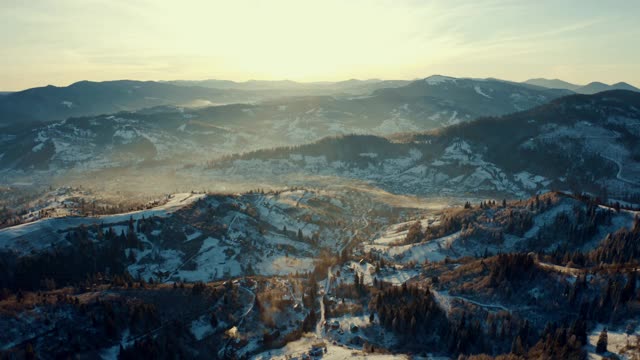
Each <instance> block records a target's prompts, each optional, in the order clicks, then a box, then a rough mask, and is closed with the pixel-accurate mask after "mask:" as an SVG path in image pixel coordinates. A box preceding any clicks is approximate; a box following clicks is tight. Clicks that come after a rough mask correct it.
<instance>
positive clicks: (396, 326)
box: [369, 284, 536, 355]
mask: <svg viewBox="0 0 640 360" xmlns="http://www.w3.org/2000/svg"><path fill="white" fill-rule="evenodd" d="M369 308H370V310H371V311H372V312H375V313H376V314H377V316H378V319H379V321H380V325H381V326H383V327H385V328H386V329H388V330H390V331H393V332H394V333H395V334H397V335H399V336H400V337H401V338H402V339H404V340H405V341H404V343H405V345H406V346H408V348H407V350H412V351H427V350H428V351H433V350H434V349H438V350H440V351H443V352H445V353H448V354H454V355H458V354H473V353H483V352H486V353H495V352H496V351H497V352H508V351H509V349H510V346H511V345H512V342H514V341H516V339H517V338H519V339H520V340H518V343H519V344H521V346H523V347H524V348H528V347H529V345H530V344H531V343H532V341H535V338H536V337H535V332H534V331H533V329H531V326H530V324H529V323H528V321H526V320H525V321H522V320H519V319H517V318H514V317H512V316H511V314H509V313H506V312H503V313H487V314H486V315H484V316H485V317H483V315H482V314H483V313H469V312H466V311H461V312H456V313H450V314H446V313H445V312H444V310H443V309H442V307H441V306H440V305H439V304H438V302H437V301H436V298H435V297H434V295H433V293H432V292H431V291H430V290H425V289H420V288H417V287H413V286H407V285H406V284H405V285H403V286H401V287H395V286H388V287H386V288H384V289H383V290H381V291H379V292H378V293H377V294H376V295H375V296H374V297H373V298H372V299H371V301H370V303H369ZM374 318H375V317H374V316H371V317H370V320H372V321H373V320H374Z"/></svg>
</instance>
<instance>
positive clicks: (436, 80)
mask: <svg viewBox="0 0 640 360" xmlns="http://www.w3.org/2000/svg"><path fill="white" fill-rule="evenodd" d="M424 81H425V82H426V83H427V84H429V85H439V84H442V83H444V82H448V81H453V82H455V81H456V78H453V77H450V76H443V75H431V76H429V77H428V78H425V79H424Z"/></svg>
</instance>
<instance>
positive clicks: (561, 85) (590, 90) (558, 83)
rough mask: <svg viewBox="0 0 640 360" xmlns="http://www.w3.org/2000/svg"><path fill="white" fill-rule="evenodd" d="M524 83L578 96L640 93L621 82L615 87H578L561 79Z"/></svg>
mask: <svg viewBox="0 0 640 360" xmlns="http://www.w3.org/2000/svg"><path fill="white" fill-rule="evenodd" d="M524 83H525V84H530V85H536V86H541V87H545V88H549V89H566V90H571V91H573V92H575V93H578V94H596V93H599V92H603V91H609V90H629V91H637V92H640V89H638V88H636V87H635V86H632V85H629V84H627V83H626V82H619V83H615V84H613V85H607V84H605V83H601V82H597V81H594V82H591V83H589V84H587V85H576V84H571V83H568V82H566V81H562V80H559V79H544V78H539V79H529V80H527V81H525V82H524Z"/></svg>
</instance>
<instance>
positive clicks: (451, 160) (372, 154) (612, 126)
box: [210, 91, 640, 200]
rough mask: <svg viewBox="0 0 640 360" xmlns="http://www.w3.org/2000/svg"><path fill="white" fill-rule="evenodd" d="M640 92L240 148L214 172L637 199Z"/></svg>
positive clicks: (415, 189)
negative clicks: (393, 132) (446, 123)
mask: <svg viewBox="0 0 640 360" xmlns="http://www.w3.org/2000/svg"><path fill="white" fill-rule="evenodd" d="M639 109H640V93H635V92H630V91H610V92H604V93H599V94H595V95H589V96H587V95H574V96H568V97H564V98H561V99H557V100H555V101H553V102H551V103H550V104H547V105H543V106H540V107H537V108H534V109H531V110H528V111H523V112H519V113H515V114H512V115H507V116H503V117H489V118H482V119H479V120H477V121H473V122H469V123H463V124H458V125H454V126H450V127H445V128H443V129H440V130H436V131H431V132H426V133H411V134H405V135H399V136H395V137H393V138H392V139H387V138H382V137H375V136H358V135H353V136H344V137H339V138H328V139H323V140H321V141H319V142H316V143H313V144H309V145H304V146H299V147H290V148H276V149H272V150H261V151H256V152H251V153H245V154H242V155H235V156H231V157H228V158H225V159H223V160H220V161H217V162H214V163H212V165H211V170H210V173H211V175H214V176H215V175H224V176H257V175H258V174H260V176H265V177H271V178H276V179H280V180H281V181H286V178H288V174H292V173H298V174H305V175H329V176H339V177H347V178H356V179H362V180H367V181H372V182H374V183H376V184H378V185H381V186H383V187H385V188H387V189H391V190H393V191H399V192H405V193H416V194H418V193H420V194H436V193H449V194H456V193H458V192H460V191H462V192H473V193H483V192H484V193H502V194H512V195H520V196H522V195H524V194H527V193H533V192H539V191H541V190H544V189H552V188H557V189H574V190H577V191H591V192H595V193H599V194H600V193H607V192H608V193H609V194H615V196H617V197H619V198H620V197H623V198H624V197H626V198H634V199H636V200H637V191H638V189H639V186H640V183H639V182H638V181H637V180H636V179H637V178H638V173H639V172H640V148H638V146H637V144H638V141H639V137H640V132H639V129H640V110H639Z"/></svg>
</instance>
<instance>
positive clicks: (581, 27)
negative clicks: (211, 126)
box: [0, 0, 640, 90]
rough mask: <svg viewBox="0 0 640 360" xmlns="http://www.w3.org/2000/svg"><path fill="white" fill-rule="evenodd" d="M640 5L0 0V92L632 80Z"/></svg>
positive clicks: (639, 55) (637, 62) (639, 75)
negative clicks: (210, 84) (448, 79)
mask: <svg viewBox="0 0 640 360" xmlns="http://www.w3.org/2000/svg"><path fill="white" fill-rule="evenodd" d="M639 13H640V2H637V1H622V0H621V1H615V2H613V3H605V2H602V1H563V2H556V1H541V2H536V4H533V3H531V2H528V1H478V2H470V1H469V2H463V1H334V0H326V1H183V2H175V1H159V0H158V1H145V0H136V1H126V2H125V1H102V0H90V1H72V0H60V1H49V0H43V1H13V0H2V1H0V33H2V34H3V35H2V36H0V47H1V48H2V54H3V56H1V57H0V66H1V67H2V71H0V90H20V89H25V88H28V87H34V86H43V85H46V84H53V85H59V86H63V85H68V84H70V83H73V82H76V81H79V80H85V79H87V80H112V79H139V80H160V79H162V80H169V79H194V80H195V79H207V78H215V79H229V80H235V81H244V80H249V79H264V80H275V79H291V80H296V81H336V80H346V79H349V78H359V79H367V78H384V79H414V78H421V77H426V76H429V75H431V74H446V75H451V76H468V77H489V76H491V77H498V78H504V79H510V80H517V81H523V80H526V79H528V78H533V77H547V78H560V79H563V80H566V81H570V82H574V83H579V84H584V83H587V82H590V81H603V82H608V83H613V82H618V81H627V82H629V83H631V84H635V85H638V84H640V50H639V49H638V47H637V46H635V45H634V44H635V43H636V42H637V39H638V37H639V36H640V28H639V27H638V26H636V23H637V15H638V14H639ZM605 48H606V50H603V49H605Z"/></svg>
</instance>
